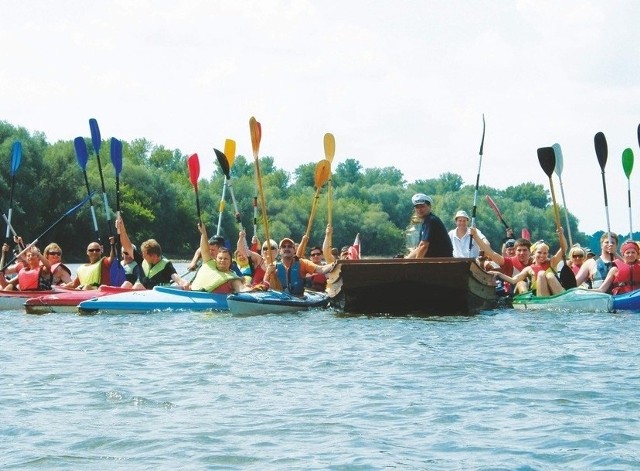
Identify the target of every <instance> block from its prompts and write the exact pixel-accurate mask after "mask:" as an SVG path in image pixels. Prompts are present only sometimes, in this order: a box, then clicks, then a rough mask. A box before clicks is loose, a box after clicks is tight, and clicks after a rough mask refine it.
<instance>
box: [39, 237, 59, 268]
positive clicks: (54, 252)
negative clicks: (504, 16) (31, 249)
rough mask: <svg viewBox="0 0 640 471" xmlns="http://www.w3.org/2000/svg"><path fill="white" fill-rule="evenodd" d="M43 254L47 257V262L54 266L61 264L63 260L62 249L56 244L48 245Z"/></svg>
mask: <svg viewBox="0 0 640 471" xmlns="http://www.w3.org/2000/svg"><path fill="white" fill-rule="evenodd" d="M42 253H43V255H44V256H45V257H47V260H49V263H51V264H52V265H53V264H54V263H59V262H60V261H61V260H62V249H61V248H60V246H59V245H58V244H56V243H55V242H51V243H50V244H49V245H47V246H46V247H45V248H44V252H42Z"/></svg>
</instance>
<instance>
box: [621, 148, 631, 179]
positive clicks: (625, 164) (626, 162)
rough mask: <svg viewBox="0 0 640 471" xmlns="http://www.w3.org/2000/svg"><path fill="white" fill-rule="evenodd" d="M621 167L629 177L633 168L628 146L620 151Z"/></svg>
mask: <svg viewBox="0 0 640 471" xmlns="http://www.w3.org/2000/svg"><path fill="white" fill-rule="evenodd" d="M622 168H623V170H624V174H625V175H626V176H627V178H629V177H630V176H631V170H633V151H632V150H631V149H629V148H628V147H627V148H626V149H625V150H624V151H623V152H622Z"/></svg>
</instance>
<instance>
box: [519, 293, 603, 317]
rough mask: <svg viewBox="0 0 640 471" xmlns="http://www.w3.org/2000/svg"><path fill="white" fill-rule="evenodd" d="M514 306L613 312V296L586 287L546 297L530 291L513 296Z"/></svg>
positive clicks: (534, 309)
mask: <svg viewBox="0 0 640 471" xmlns="http://www.w3.org/2000/svg"><path fill="white" fill-rule="evenodd" d="M513 308H514V309H521V310H523V311H564V312H613V296H611V295H610V294H606V293H600V292H599V291H593V290H589V289H584V288H572V289H568V290H567V291H565V292H564V293H560V294H556V295H554V296H545V297H538V296H534V295H533V294H532V293H531V292H528V293H525V294H519V295H517V296H514V297H513Z"/></svg>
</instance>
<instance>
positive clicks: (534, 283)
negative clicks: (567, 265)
mask: <svg viewBox="0 0 640 471" xmlns="http://www.w3.org/2000/svg"><path fill="white" fill-rule="evenodd" d="M529 266H530V267H531V269H532V270H533V276H532V279H531V291H533V292H534V293H535V292H536V290H537V289H538V273H540V272H541V271H544V272H546V271H553V269H552V268H551V262H549V261H548V260H547V261H546V262H542V264H540V265H538V264H537V263H532V264H531V265H529Z"/></svg>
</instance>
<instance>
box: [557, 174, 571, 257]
mask: <svg viewBox="0 0 640 471" xmlns="http://www.w3.org/2000/svg"><path fill="white" fill-rule="evenodd" d="M558 180H559V181H560V194H561V195H562V206H563V207H564V220H565V223H566V224H567V234H568V235H569V245H570V246H572V245H573V238H572V237H571V227H570V226H569V211H568V210H567V202H566V200H565V199H564V186H562V177H561V176H560V175H558Z"/></svg>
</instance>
